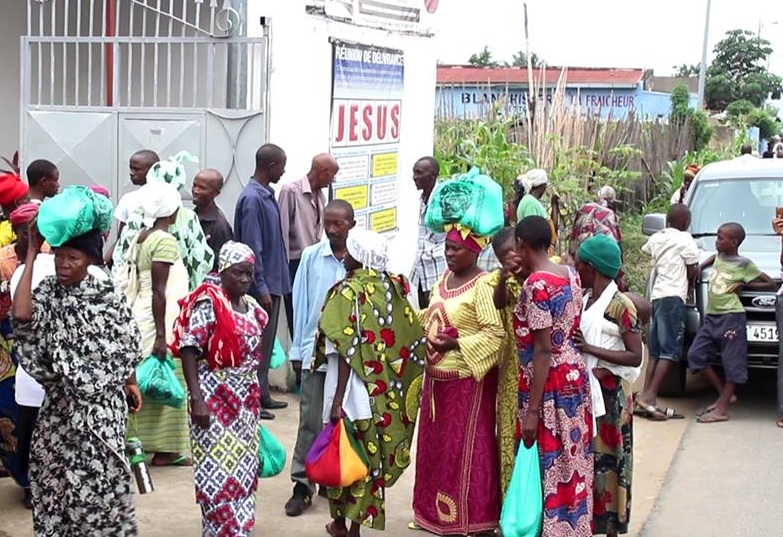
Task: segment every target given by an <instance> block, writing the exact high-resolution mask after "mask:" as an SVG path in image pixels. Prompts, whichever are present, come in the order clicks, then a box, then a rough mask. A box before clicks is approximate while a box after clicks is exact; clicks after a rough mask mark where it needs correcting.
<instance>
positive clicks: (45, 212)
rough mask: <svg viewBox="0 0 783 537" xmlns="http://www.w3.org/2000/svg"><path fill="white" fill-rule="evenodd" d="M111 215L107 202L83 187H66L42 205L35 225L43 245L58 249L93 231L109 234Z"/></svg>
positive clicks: (112, 207) (111, 210)
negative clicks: (42, 239)
mask: <svg viewBox="0 0 783 537" xmlns="http://www.w3.org/2000/svg"><path fill="white" fill-rule="evenodd" d="M113 212H114V206H113V205H112V202H111V200H110V199H108V198H106V197H104V196H101V195H100V194H96V193H95V192H93V191H92V190H91V189H90V188H88V187H86V186H81V185H75V186H69V187H67V188H66V189H65V190H63V191H62V192H60V193H59V194H57V195H56V196H53V197H51V198H48V199H46V200H44V202H43V203H41V208H40V209H39V210H38V217H37V218H36V225H37V227H38V231H39V232H40V233H41V236H42V237H43V238H44V239H45V240H46V242H47V243H49V245H50V246H52V247H54V248H57V247H59V246H62V245H63V244H64V243H66V242H68V241H69V240H71V239H72V238H74V237H78V236H79V235H84V234H85V233H87V232H89V231H92V230H94V229H97V230H99V231H101V232H106V231H108V230H109V228H110V227H111V219H112V213H113Z"/></svg>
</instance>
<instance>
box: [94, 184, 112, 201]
mask: <svg viewBox="0 0 783 537" xmlns="http://www.w3.org/2000/svg"><path fill="white" fill-rule="evenodd" d="M90 190H92V191H93V192H95V193H96V194H100V195H101V196H103V197H104V198H109V199H111V193H110V192H109V189H108V188H106V187H105V186H101V185H90Z"/></svg>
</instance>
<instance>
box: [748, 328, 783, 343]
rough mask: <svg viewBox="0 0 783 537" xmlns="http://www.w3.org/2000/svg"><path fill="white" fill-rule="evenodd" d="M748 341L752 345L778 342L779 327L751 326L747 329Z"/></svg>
mask: <svg viewBox="0 0 783 537" xmlns="http://www.w3.org/2000/svg"><path fill="white" fill-rule="evenodd" d="M747 334H748V341H749V342H752V343H758V342H770V343H775V342H777V340H778V327H777V326H775V325H774V324H749V325H748V327H747Z"/></svg>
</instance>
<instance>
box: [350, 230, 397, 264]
mask: <svg viewBox="0 0 783 537" xmlns="http://www.w3.org/2000/svg"><path fill="white" fill-rule="evenodd" d="M345 246H346V248H347V249H348V253H349V254H351V257H353V258H354V259H355V260H356V261H358V262H359V263H361V264H362V266H363V267H365V268H370V269H372V270H375V271H377V272H383V271H385V270H386V263H388V261H389V256H388V255H387V253H386V248H387V241H386V239H385V238H384V237H383V235H380V234H378V233H375V232H374V231H368V230H366V229H360V228H353V229H352V230H351V231H349V232H348V239H347V240H346V242H345Z"/></svg>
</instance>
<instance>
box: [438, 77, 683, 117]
mask: <svg viewBox="0 0 783 537" xmlns="http://www.w3.org/2000/svg"><path fill="white" fill-rule="evenodd" d="M553 91H554V90H549V93H548V94H547V98H548V99H549V100H550V101H551V99H552V94H553ZM565 94H566V97H567V98H568V99H569V100H570V101H571V102H572V103H575V104H578V105H579V106H581V107H583V108H584V109H586V110H590V111H593V112H595V113H600V115H601V117H604V118H606V117H609V115H610V114H611V117H613V118H618V119H619V118H624V117H625V116H626V115H628V112H629V111H631V110H633V111H634V112H635V113H636V114H637V115H638V116H643V117H646V118H648V119H656V118H666V117H668V116H669V112H670V110H671V96H670V95H669V94H668V93H660V92H655V91H645V90H643V89H641V88H640V87H637V88H566V90H565ZM526 98H527V89H526V88H507V87H505V86H486V85H485V86H480V87H479V86H472V87H471V86H439V87H438V88H437V90H436V99H435V106H436V115H438V116H440V117H467V118H476V117H481V116H483V115H485V114H486V112H487V109H488V108H489V106H490V105H491V104H492V103H495V102H498V101H501V100H502V102H503V103H504V104H503V105H504V107H505V108H506V110H507V111H508V112H509V113H512V114H522V113H524V110H525V99H526ZM696 102H697V99H696V96H695V95H691V106H693V107H695V106H696Z"/></svg>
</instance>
